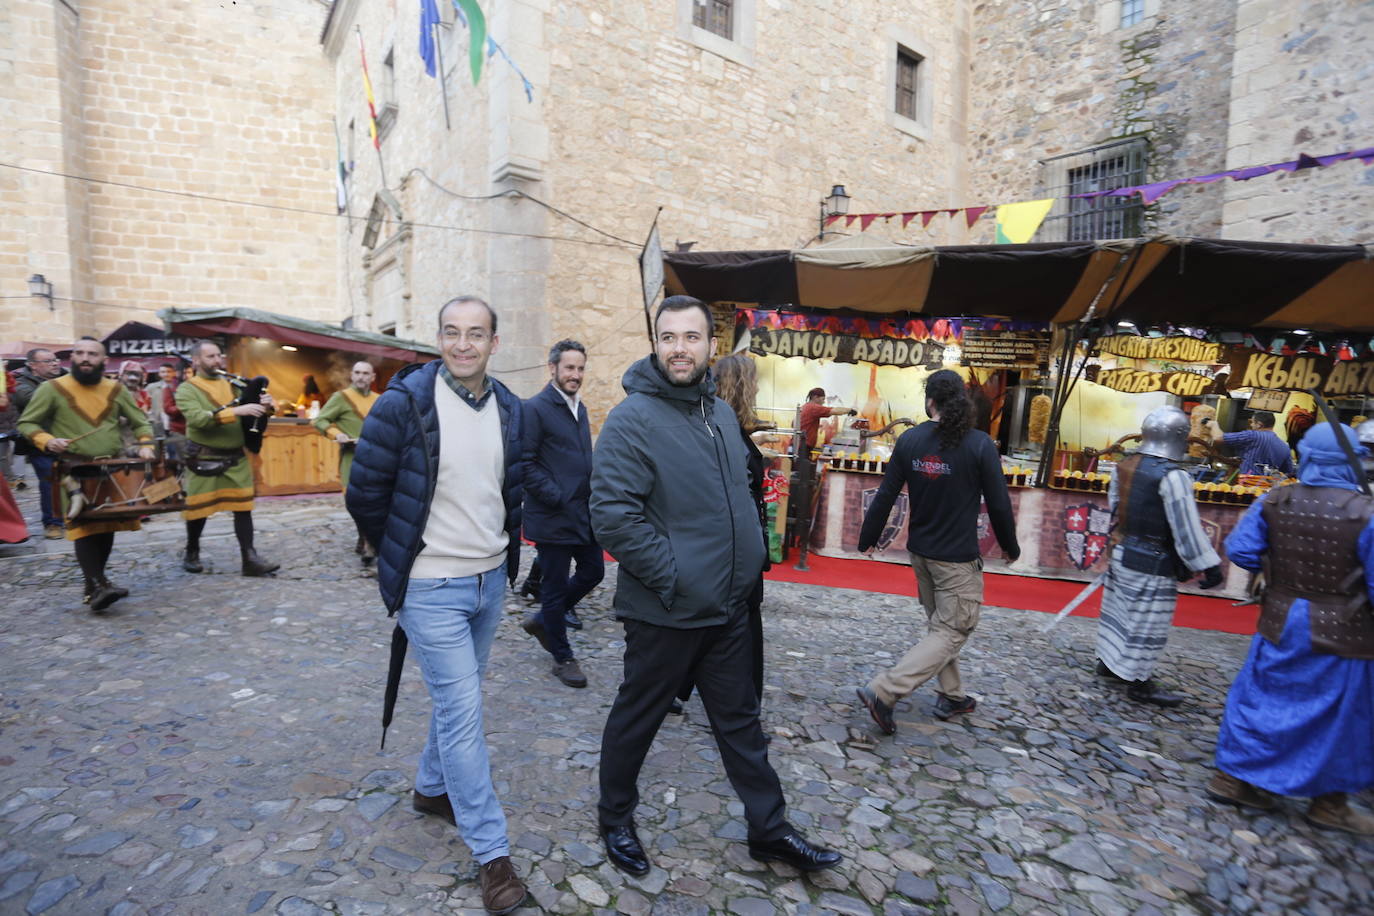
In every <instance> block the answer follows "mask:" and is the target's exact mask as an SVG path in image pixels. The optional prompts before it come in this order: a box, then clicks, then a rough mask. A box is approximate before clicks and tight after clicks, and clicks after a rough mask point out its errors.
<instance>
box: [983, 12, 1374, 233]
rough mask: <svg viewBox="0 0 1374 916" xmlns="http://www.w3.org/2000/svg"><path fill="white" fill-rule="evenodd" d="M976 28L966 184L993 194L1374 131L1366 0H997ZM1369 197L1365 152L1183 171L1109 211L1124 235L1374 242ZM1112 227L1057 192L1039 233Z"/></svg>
mask: <svg viewBox="0 0 1374 916" xmlns="http://www.w3.org/2000/svg"><path fill="white" fill-rule="evenodd" d="M973 32H974V51H973V56H972V65H971V68H972V84H973V92H972V97H971V104H970V113H969V123H970V125H971V127H970V132H969V134H970V135H969V151H970V155H971V156H972V160H973V163H972V166H971V171H972V176H973V177H972V181H971V190H972V192H973V194H974V196H975V197H978V198H979V199H980V200H982V201H986V202H993V203H995V202H1000V201H1008V200H1032V199H1038V198H1044V197H1050V196H1059V195H1062V194H1065V193H1067V192H1071V191H1080V190H1096V189H1098V188H1101V187H1111V186H1121V185H1131V184H1141V183H1145V182H1154V181H1162V180H1166V179H1172V178H1187V177H1192V176H1199V175H1209V174H1213V173H1216V172H1220V171H1223V170H1226V169H1234V168H1241V167H1244V166H1252V165H1266V164H1269V163H1273V162H1283V161H1287V160H1292V159H1295V158H1297V154H1298V153H1299V152H1305V153H1309V154H1311V155H1323V154H1327V153H1335V152H1341V151H1344V150H1348V149H1358V148H1363V147H1367V146H1369V145H1371V143H1374V139H1372V138H1374V90H1371V88H1370V86H1369V80H1368V76H1369V65H1368V57H1369V54H1370V51H1371V48H1374V5H1371V4H1369V3H1367V2H1362V0H1201V2H1181V0H1038V2H1036V3H1033V4H1027V3H1024V2H1018V0H988V2H983V3H979V4H978V5H977V7H976V8H975V12H974V24H973ZM1122 171H1128V172H1129V180H1128V179H1127V178H1122V177H1120V173H1121V172H1122ZM1112 182H1116V184H1115V185H1113V184H1112ZM1371 204H1374V169H1370V168H1369V167H1367V166H1362V165H1361V164H1360V163H1359V162H1358V161H1352V162H1345V163H1341V164H1339V165H1337V166H1334V167H1331V168H1328V169H1312V170H1305V171H1301V172H1296V173H1280V174H1275V175H1269V176H1265V177H1262V178H1259V179H1253V180H1251V181H1249V182H1232V181H1229V180H1228V181H1220V182H1214V183H1210V184H1202V185H1192V186H1185V187H1182V188H1179V189H1177V190H1175V191H1173V192H1171V193H1170V194H1168V195H1167V196H1165V197H1164V198H1162V199H1161V200H1160V201H1159V202H1158V203H1157V204H1155V205H1153V206H1150V207H1142V206H1140V205H1139V204H1137V205H1135V206H1132V207H1130V208H1127V209H1128V210H1129V211H1131V212H1129V213H1128V214H1124V215H1123V214H1118V215H1116V216H1115V217H1113V216H1112V215H1108V217H1107V218H1106V220H1105V222H1106V223H1107V224H1109V225H1110V224H1112V223H1113V220H1116V222H1117V223H1118V224H1119V223H1120V222H1124V223H1125V224H1126V226H1127V228H1128V229H1133V230H1134V231H1127V232H1125V233H1124V234H1126V235H1135V234H1137V232H1139V233H1144V234H1149V233H1154V232H1164V233H1170V234H1174V235H1183V236H1201V237H1224V238H1235V239H1260V240H1268V241H1285V242H1314V243H1321V244H1349V243H1352V242H1364V243H1368V242H1370V241H1374V218H1371V216H1370V209H1371ZM985 223H986V221H985ZM1102 228H1103V221H1097V222H1095V221H1094V220H1093V219H1092V218H1084V217H1079V216H1075V215H1074V214H1072V213H1070V212H1069V207H1068V205H1066V204H1065V203H1064V202H1060V203H1058V204H1056V206H1055V209H1054V210H1053V211H1052V212H1051V217H1050V219H1048V220H1047V221H1046V223H1045V224H1044V226H1043V227H1042V229H1041V231H1040V233H1039V235H1038V236H1037V240H1054V239H1062V238H1066V237H1079V236H1075V235H1074V234H1073V233H1074V230H1076V229H1080V230H1081V231H1087V232H1089V233H1092V230H1094V229H1098V230H1101V229H1102ZM980 229H982V230H983V232H984V234H983V235H982V236H981V237H980V241H992V238H991V232H990V228H989V227H987V226H986V224H985V225H983V226H980ZM1082 237H1089V238H1091V237H1100V235H1099V234H1097V233H1092V234H1089V235H1087V236H1082Z"/></svg>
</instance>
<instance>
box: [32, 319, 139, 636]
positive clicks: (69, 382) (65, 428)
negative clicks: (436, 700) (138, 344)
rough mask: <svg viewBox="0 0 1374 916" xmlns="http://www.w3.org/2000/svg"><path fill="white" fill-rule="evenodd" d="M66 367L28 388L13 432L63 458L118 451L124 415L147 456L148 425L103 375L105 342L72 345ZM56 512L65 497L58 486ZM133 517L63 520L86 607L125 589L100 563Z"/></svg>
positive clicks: (101, 605) (105, 602)
mask: <svg viewBox="0 0 1374 916" xmlns="http://www.w3.org/2000/svg"><path fill="white" fill-rule="evenodd" d="M71 360H72V371H71V374H69V375H64V376H62V377H61V378H54V379H49V380H48V381H46V382H43V383H42V384H41V385H39V386H38V388H37V389H35V390H34V393H33V397H32V398H31V399H30V400H29V403H28V406H27V407H25V408H24V413H23V415H22V416H21V417H20V418H19V432H20V433H21V434H23V435H24V436H27V437H28V438H29V440H30V441H32V442H33V444H34V446H35V447H36V448H38V449H39V450H40V451H42V452H44V453H46V454H50V455H60V456H64V457H67V458H80V457H84V458H109V457H112V456H115V455H118V454H120V450H121V449H122V448H123V441H122V438H121V435H120V428H119V421H120V418H121V417H123V418H125V419H126V420H127V421H128V423H129V427H130V429H131V430H132V431H133V434H134V438H135V439H136V440H137V441H136V448H137V455H138V457H139V458H144V459H151V458H152V457H153V454H154V453H153V428H152V426H151V425H150V424H149V423H148V415H147V414H145V413H144V412H143V411H142V410H139V408H138V405H136V404H135V403H134V400H133V398H132V397H130V396H129V391H128V389H126V388H125V387H124V386H123V385H121V384H119V383H118V382H116V381H115V380H114V379H108V378H105V346H104V344H102V343H101V342H100V341H98V340H96V339H95V338H94V337H83V338H81V339H80V340H78V341H77V342H76V343H75V344H73V345H72V356H71ZM57 490H58V493H57V496H58V497H59V498H60V499H61V512H62V514H63V515H64V516H65V515H66V514H67V511H68V506H69V500H68V497H67V493H66V492H65V488H63V487H58V488H57ZM140 527H141V526H140V524H139V521H138V519H136V518H135V519H128V520H110V519H106V520H102V521H91V522H81V521H80V520H79V517H78V518H73V519H68V521H67V540H69V541H71V542H72V549H73V550H74V551H75V552H76V562H77V563H78V564H79V565H80V566H81V573H82V575H83V576H84V577H85V579H86V597H85V601H86V603H87V604H89V605H90V608H91V610H92V611H102V610H104V609H105V608H107V607H109V606H110V605H111V604H114V603H115V602H116V601H118V600H119V599H120V598H123V597H125V596H127V595H128V594H129V590H128V589H126V588H117V587H116V586H114V585H112V584H111V583H110V580H109V579H107V578H106V577H105V564H106V563H107V562H109V559H110V551H111V550H113V549H114V533H115V532H116V531H137V530H138V529H139V528H140Z"/></svg>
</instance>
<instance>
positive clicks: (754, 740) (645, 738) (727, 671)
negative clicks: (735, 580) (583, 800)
mask: <svg viewBox="0 0 1374 916" xmlns="http://www.w3.org/2000/svg"><path fill="white" fill-rule="evenodd" d="M624 624H625V677H624V680H623V681H621V684H620V690H619V692H618V693H617V694H616V696H615V702H614V703H613V704H612V705H611V712H610V715H608V716H607V717H606V729H605V731H604V732H603V733H602V735H601V801H600V803H599V804H598V805H597V812H598V815H599V817H600V819H601V823H602V824H605V825H607V826H621V825H625V824H629V823H631V822H633V820H634V812H635V807H636V806H637V805H638V804H639V787H638V781H639V771H640V768H641V767H643V765H644V758H645V757H646V756H647V755H648V753H649V747H650V745H652V744H653V742H654V736H655V735H656V734H658V728H659V726H660V725H662V724H663V718H664V716H666V715H667V714H668V707H669V705H671V703H672V702H673V697H674V696H675V695H676V693H677V690H678V688H679V687H680V686H681V685H682V684H684V683H686V682H687V681H689V680H690V681H691V682H692V683H694V684H696V688H697V692H698V693H699V694H700V695H701V702H702V705H703V706H705V707H706V715H707V717H708V718H709V719H710V722H711V732H712V733H713V734H714V735H715V738H716V747H717V748H719V749H720V757H721V762H722V763H723V764H724V766H725V775H726V777H728V778H729V780H730V785H732V786H733V787H734V789H735V794H736V795H738V796H739V800H740V801H741V802H743V803H744V817H745V820H746V821H748V824H749V837H750V839H752V840H757V841H760V842H767V841H769V840H775V839H777V838H778V837H780V836H782V835H783V834H784V833H786V832H787V831H788V829H790V828H789V827H788V825H787V821H786V820H785V819H784V818H783V811H784V808H785V802H784V801H783V797H782V785H781V784H780V783H779V782H778V774H777V773H776V772H774V771H773V767H772V765H771V764H769V762H768V743H767V742H766V741H765V740H764V738H763V729H762V728H761V727H760V726H759V703H758V699H757V698H756V697H755V695H754V677H753V670H752V668H753V651H754V649H753V646H754V643H755V642H756V640H755V639H754V637H753V635H752V634H751V633H750V626H749V614H748V613H747V611H746V610H745V607H744V606H743V604H741V606H740V607H739V608H737V609H736V611H735V613H734V615H733V616H732V617H731V619H730V620H729V622H727V623H725V624H723V625H721V626H715V627H702V628H700V629H694V630H676V629H672V628H669V627H659V626H654V625H653V624H648V623H643V622H641V621H638V620H626V621H624Z"/></svg>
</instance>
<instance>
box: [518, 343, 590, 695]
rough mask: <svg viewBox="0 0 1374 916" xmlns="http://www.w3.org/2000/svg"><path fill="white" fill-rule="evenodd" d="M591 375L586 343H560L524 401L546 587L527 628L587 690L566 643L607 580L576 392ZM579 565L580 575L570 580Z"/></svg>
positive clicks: (528, 517) (531, 529)
mask: <svg viewBox="0 0 1374 916" xmlns="http://www.w3.org/2000/svg"><path fill="white" fill-rule="evenodd" d="M586 369H587V351H586V349H585V348H584V347H583V346H582V344H580V343H578V342H577V341H575V340H560V341H559V342H558V343H556V344H554V345H553V349H551V350H550V351H549V383H548V384H547V385H545V386H544V390H543V391H541V392H539V393H538V394H537V395H535V396H534V397H532V398H530V399H529V400H528V401H526V402H525V437H524V439H525V446H524V455H525V468H524V472H525V505H524V512H523V517H524V525H525V537H527V538H529V539H530V540H531V541H534V545H535V549H536V550H538V551H539V565H540V567H541V568H542V569H543V571H544V583H543V586H542V587H541V591H540V605H541V609H540V611H539V613H536V614H531V615H530V616H529V617H527V618H526V619H525V622H524V624H523V626H524V629H525V632H527V633H529V634H530V635H531V636H533V637H535V638H536V639H538V640H539V644H540V645H542V646H543V647H544V648H545V649H547V650H548V652H549V654H550V655H552V656H553V674H554V676H555V677H557V678H558V679H559V680H560V681H562V682H563V683H564V684H567V685H568V686H569V687H586V686H587V677H586V675H584V674H583V673H582V668H581V666H579V665H578V664H577V659H576V658H575V657H574V656H573V651H572V647H571V646H570V645H568V627H573V628H574V629H579V630H580V629H581V628H582V622H581V621H579V620H578V619H577V617H576V616H575V614H574V611H573V609H574V608H575V607H577V602H579V601H581V600H582V599H583V598H585V597H586V596H587V593H588V592H590V591H591V590H592V589H594V588H596V586H597V584H598V583H599V582H600V581H601V579H602V577H603V576H604V575H605V574H606V564H605V561H603V560H602V558H601V548H600V547H599V546H597V543H596V538H595V537H593V536H592V520H591V515H590V512H589V510H588V509H587V499H588V497H589V496H590V495H591V478H592V428H591V424H590V422H589V420H588V418H587V408H586V407H585V406H584V405H583V404H582V398H581V395H580V394H579V392H580V391H581V390H582V376H583V373H585V372H586ZM574 562H576V563H577V575H576V576H574V577H572V579H571V580H569V578H568V568H569V566H570V565H571V564H572V563H574Z"/></svg>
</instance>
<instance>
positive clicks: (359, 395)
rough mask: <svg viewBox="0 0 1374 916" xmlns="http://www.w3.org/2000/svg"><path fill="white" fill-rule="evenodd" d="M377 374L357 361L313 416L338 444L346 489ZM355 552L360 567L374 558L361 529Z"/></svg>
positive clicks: (372, 400)
mask: <svg viewBox="0 0 1374 916" xmlns="http://www.w3.org/2000/svg"><path fill="white" fill-rule="evenodd" d="M376 377H377V373H376V372H375V371H374V370H373V368H372V364H371V363H369V362H366V361H365V360H359V361H358V362H356V363H354V364H353V371H352V373H350V376H349V380H350V382H351V384H350V385H349V387H347V388H345V389H343V390H342V391H336V392H334V393H333V394H332V395H330V397H329V400H328V401H327V402H326V403H325V405H324V408H323V409H322V410H321V411H320V415H319V416H318V417H316V418H315V420H314V424H315V428H316V429H318V430H319V431H320V432H322V433H324V434H325V435H326V436H328V437H329V438H331V439H333V440H334V441H335V442H337V443H339V480H340V482H341V485H342V487H343V489H345V490H347V489H348V472H349V471H350V470H351V469H352V468H353V446H354V445H355V444H356V443H357V441H358V435H359V434H360V433H361V432H362V431H363V420H365V419H367V414H368V412H369V411H370V410H372V405H373V404H375V403H377V398H378V397H379V395H378V394H377V392H375V391H373V390H372V381H373V379H375V378H376ZM354 550H355V552H356V553H358V555H359V556H361V557H362V559H363V566H371V565H372V561H373V560H374V559H376V558H377V551H376V549H375V548H374V547H373V546H372V545H371V544H369V543H368V542H367V538H365V537H364V536H363V532H362V529H361V528H359V529H358V545H357V547H355V548H354Z"/></svg>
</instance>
